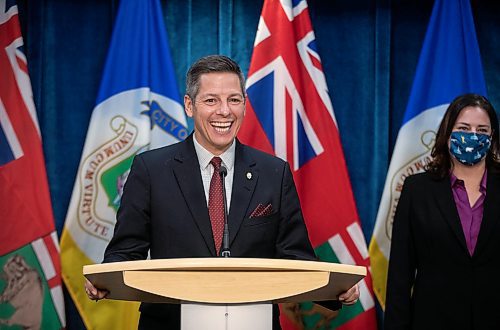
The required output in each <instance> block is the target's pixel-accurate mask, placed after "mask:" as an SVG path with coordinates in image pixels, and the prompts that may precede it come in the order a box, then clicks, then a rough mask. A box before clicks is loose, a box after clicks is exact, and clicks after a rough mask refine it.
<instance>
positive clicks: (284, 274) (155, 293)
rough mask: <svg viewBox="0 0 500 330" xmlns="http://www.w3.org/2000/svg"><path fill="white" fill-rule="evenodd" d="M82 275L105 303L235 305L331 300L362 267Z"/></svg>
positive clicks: (143, 267)
mask: <svg viewBox="0 0 500 330" xmlns="http://www.w3.org/2000/svg"><path fill="white" fill-rule="evenodd" d="M83 274H84V275H85V277H86V278H88V279H89V280H90V282H92V283H93V284H94V286H96V287H98V288H100V289H107V290H108V291H109V295H108V296H107V298H108V299H118V300H131V301H140V302H151V303H174V304H178V303H186V302H189V303H200V304H201V305H205V304H214V305H221V304H222V305H239V304H254V303H255V304H258V303H283V302H302V301H325V300H336V299H337V296H338V295H339V294H340V293H342V292H344V291H346V290H347V289H349V288H351V287H352V286H353V285H354V284H356V283H357V282H359V281H360V280H361V279H363V278H364V277H365V276H366V268H365V267H363V266H352V265H343V264H336V263H326V262H317V261H302V260H284V259H253V258H187V259H156V260H140V261H125V262H115V263H107V264H96V265H88V266H84V267H83ZM226 315H227V313H226Z"/></svg>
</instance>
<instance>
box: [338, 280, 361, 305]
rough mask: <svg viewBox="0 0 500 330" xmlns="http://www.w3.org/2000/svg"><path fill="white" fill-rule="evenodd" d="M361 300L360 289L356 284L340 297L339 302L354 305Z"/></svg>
mask: <svg viewBox="0 0 500 330" xmlns="http://www.w3.org/2000/svg"><path fill="white" fill-rule="evenodd" d="M358 299H359V287H358V285H357V284H356V285H355V286H353V287H352V288H350V289H349V290H347V291H346V292H344V293H342V294H341V295H340V296H339V301H340V302H341V303H342V304H344V305H354V304H355V303H356V302H357V301H358Z"/></svg>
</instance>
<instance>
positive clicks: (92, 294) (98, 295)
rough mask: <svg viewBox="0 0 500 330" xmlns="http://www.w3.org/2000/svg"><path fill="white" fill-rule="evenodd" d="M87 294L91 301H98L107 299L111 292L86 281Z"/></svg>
mask: <svg viewBox="0 0 500 330" xmlns="http://www.w3.org/2000/svg"><path fill="white" fill-rule="evenodd" d="M85 293H86V294H87V296H88V297H89V299H92V300H95V301H98V300H101V299H104V298H106V296H107V295H108V293H109V291H108V290H101V289H98V288H96V287H95V286H94V285H93V284H92V283H91V282H90V281H89V280H87V279H85Z"/></svg>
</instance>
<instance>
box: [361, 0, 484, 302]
mask: <svg viewBox="0 0 500 330" xmlns="http://www.w3.org/2000/svg"><path fill="white" fill-rule="evenodd" d="M465 93H477V94H481V95H485V96H486V84H485V80H484V75H483V69H482V65H481V57H480V54H479V46H478V43H477V39H476V32H475V29H474V20H473V17H472V11H471V7H470V3H469V1H468V0H436V2H435V4H434V8H433V10H432V15H431V19H430V22H429V26H428V29H427V34H426V36H425V40H424V44H423V46H422V51H421V53H420V58H419V61H418V65H417V71H416V73H415V79H414V81H413V86H412V89H411V93H410V98H409V100H408V106H407V108H406V112H405V116H404V119H403V123H402V124H401V128H400V130H399V133H398V137H397V140H396V145H395V147H394V152H393V155H392V159H391V164H390V166H389V170H388V172H387V178H386V182H385V186H384V192H383V195H382V199H381V202H380V206H379V210H378V214H377V220H376V223H375V229H374V232H373V237H372V240H371V243H370V259H371V265H372V274H373V285H374V292H375V294H376V295H377V298H378V299H379V301H380V303H381V305H382V306H385V290H386V280H387V269H388V263H389V252H390V247H391V233H392V222H393V215H394V211H395V209H396V206H397V203H398V200H399V196H400V193H401V188H402V186H403V182H404V179H405V178H406V177H407V176H409V175H411V174H415V173H418V172H422V171H423V170H424V166H425V165H426V164H427V163H428V162H429V161H430V159H431V157H430V152H431V149H432V147H433V146H434V140H435V135H436V132H437V129H438V127H439V124H440V122H441V119H442V118H443V115H444V113H445V111H446V108H447V107H448V105H449V103H450V102H451V101H452V100H453V99H454V98H455V97H457V96H459V95H461V94H465Z"/></svg>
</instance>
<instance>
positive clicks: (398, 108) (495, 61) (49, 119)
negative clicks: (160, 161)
mask: <svg viewBox="0 0 500 330" xmlns="http://www.w3.org/2000/svg"><path fill="white" fill-rule="evenodd" d="M162 4H163V10H164V16H165V24H166V28H167V30H168V34H169V39H170V47H171V51H172V56H173V61H174V65H175V69H176V75H177V78H178V83H179V86H181V91H180V92H181V93H183V92H184V87H183V86H184V83H185V77H184V75H185V73H186V70H187V68H188V67H189V65H190V64H191V63H192V62H193V61H194V60H196V59H197V58H199V57H200V56H203V55H207V54H214V53H221V54H225V55H229V56H231V57H232V58H234V59H235V60H236V61H238V62H239V63H240V65H241V66H242V69H243V70H244V72H247V70H248V66H249V63H250V57H251V54H252V46H253V42H254V38H255V33H256V30H257V23H258V21H259V15H260V11H261V7H262V0H258V1H246V0H187V1H168V2H166V1H163V2H162ZM432 5H433V1H432V0H418V1H417V0H413V1H410V0H393V1H391V0H356V1H351V0H336V1H321V0H310V1H309V8H310V14H311V20H312V23H313V26H314V28H315V32H316V39H317V45H318V49H319V53H320V55H321V58H322V61H323V67H324V70H325V75H326V79H327V83H328V86H329V90H330V97H331V99H332V102H333V107H334V110H335V114H336V118H337V122H338V125H339V130H340V134H341V139H342V143H343V146H344V151H345V156H346V162H347V166H348V170H349V174H350V177H351V182H352V186H353V191H354V196H355V198H356V202H357V206H358V210H359V215H360V220H361V223H362V227H363V231H364V233H365V236H366V237H367V240H369V238H370V236H371V233H372V229H373V225H374V221H375V217H376V212H377V209H378V203H379V200H380V196H381V193H382V188H383V184H384V181H385V174H386V171H387V167H388V164H389V161H390V156H391V153H392V148H393V144H394V142H395V139H396V136H397V132H398V130H399V126H400V123H401V120H402V117H403V113H404V110H405V108H406V102H407V100H408V95H409V91H410V87H411V83H412V80H413V75H414V72H415V68H416V63H417V59H418V55H419V53H420V48H421V46H422V41H423V38H424V35H425V31H426V28H427V23H428V20H429V16H430V12H431V9H432ZM117 6H118V0H87V1H84V0H79V1H65V0H39V1H31V2H29V1H28V0H23V1H19V11H20V18H21V24H22V29H23V33H24V37H25V52H26V55H27V57H28V62H29V70H30V75H31V81H32V84H33V92H34V98H35V104H36V106H37V110H38V116H39V121H40V126H41V130H42V138H43V146H44V152H45V157H46V162H47V171H48V176H49V182H50V191H51V194H52V201H53V207H54V214H55V219H56V225H57V229H58V231H59V233H60V232H61V230H62V227H63V224H64V219H65V216H66V209H67V207H68V204H69V200H70V197H71V192H72V189H73V184H74V179H75V176H76V172H77V168H78V165H79V161H80V155H81V151H82V148H83V143H84V140H85V135H86V131H87V126H88V123H89V119H90V115H91V112H92V109H93V107H94V103H95V99H96V96H97V89H98V86H99V83H100V78H101V71H102V68H103V65H104V61H105V57H106V52H107V48H108V43H109V39H110V34H111V30H112V26H113V20H114V16H115V13H116V8H117ZM472 7H473V10H474V18H475V24H476V30H477V34H478V40H479V45H480V50H481V55H482V61H483V66H484V71H485V76H486V83H487V86H488V96H489V98H490V100H491V101H492V102H493V104H494V105H495V106H496V107H497V109H500V75H499V73H500V20H499V19H498V17H500V3H499V2H497V1H495V0H490V1H486V0H472ZM125 69H126V68H124V70H125ZM74 316H75V313H74V311H73V312H70V317H69V319H68V328H70V329H71V328H79V327H81V324H80V323H79V322H78V321H75V320H73V319H74Z"/></svg>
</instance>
